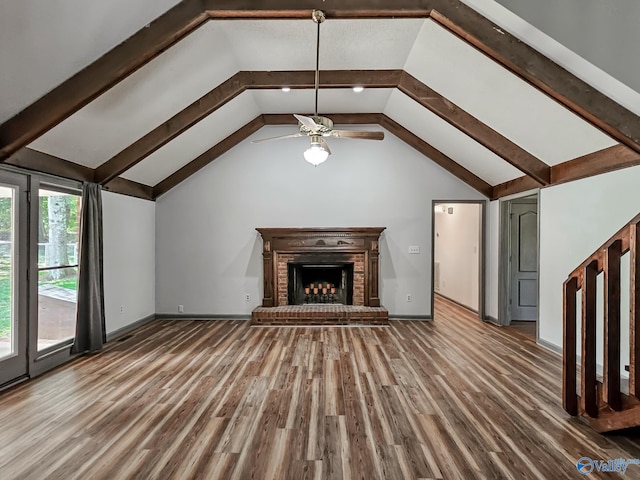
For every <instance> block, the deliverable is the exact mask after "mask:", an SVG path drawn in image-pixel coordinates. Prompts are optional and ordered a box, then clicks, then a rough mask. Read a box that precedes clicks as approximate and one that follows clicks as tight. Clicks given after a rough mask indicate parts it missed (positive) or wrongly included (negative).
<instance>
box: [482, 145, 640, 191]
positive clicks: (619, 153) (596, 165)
mask: <svg viewBox="0 0 640 480" xmlns="http://www.w3.org/2000/svg"><path fill="white" fill-rule="evenodd" d="M636 165H640V154H639V153H637V152H635V151H634V150H631V149H630V148H628V147H626V146H625V145H614V146H613V147H609V148H605V149H602V150H599V151H597V152H593V153H589V154H587V155H583V156H582V157H578V158H574V159H573V160H568V161H566V162H562V163H559V164H557V165H554V166H553V167H551V183H550V184H549V185H548V186H553V185H558V184H561V183H566V182H572V181H574V180H579V179H581V178H587V177H593V176H595V175H600V174H602V173H607V172H612V171H615V170H620V169H622V168H627V167H633V166H636ZM539 187H540V185H538V184H537V183H536V182H535V181H533V179H532V178H530V177H527V176H524V177H519V178H516V179H513V180H510V181H508V182H505V183H501V184H500V185H496V186H495V187H493V192H492V194H491V199H492V200H496V199H498V198H502V197H505V196H507V195H513V194H516V193H522V192H526V191H527V190H531V189H534V188H539Z"/></svg>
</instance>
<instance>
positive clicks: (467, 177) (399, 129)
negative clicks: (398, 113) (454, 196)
mask: <svg viewBox="0 0 640 480" xmlns="http://www.w3.org/2000/svg"><path fill="white" fill-rule="evenodd" d="M380 125H381V126H382V127H383V128H385V129H387V130H388V131H389V132H391V133H393V134H394V135H395V136H396V137H398V138H399V139H400V140H402V141H403V142H405V143H406V144H408V145H410V146H411V147H413V148H415V149H416V150H418V151H419V152H420V153H422V154H423V155H425V156H426V157H428V158H430V159H431V160H432V161H434V162H435V163H437V164H438V165H440V166H441V167H442V168H444V169H445V170H447V171H448V172H449V173H451V174H452V175H454V176H456V177H458V178H459V179H460V180H462V181H463V182H464V183H466V184H467V185H469V186H470V187H472V188H474V189H476V190H477V191H478V192H480V193H482V194H483V195H484V196H486V197H490V196H491V193H492V187H491V185H489V184H488V183H487V182H485V181H484V180H482V179H481V178H480V177H478V176H477V175H475V174H474V173H472V172H470V171H469V170H467V169H466V168H464V167H463V166H462V165H460V164H458V163H457V162H456V161H455V160H452V159H451V158H449V157H447V156H446V155H445V154H444V153H442V152H440V151H439V150H437V149H436V148H434V147H433V146H431V145H429V144H428V143H427V142H425V141H424V140H422V139H421V138H420V137H418V136H416V135H414V134H413V133H411V132H410V131H409V130H407V129H406V128H404V127H403V126H402V125H400V124H399V123H397V122H396V121H394V120H392V119H391V118H389V117H387V116H386V115H383V118H382V121H381V122H380Z"/></svg>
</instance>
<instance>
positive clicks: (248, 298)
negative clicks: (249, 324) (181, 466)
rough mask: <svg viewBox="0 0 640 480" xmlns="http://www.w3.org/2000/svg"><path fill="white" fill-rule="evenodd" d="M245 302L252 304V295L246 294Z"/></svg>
mask: <svg viewBox="0 0 640 480" xmlns="http://www.w3.org/2000/svg"><path fill="white" fill-rule="evenodd" d="M244 301H245V302H250V301H251V294H250V293H245V294H244Z"/></svg>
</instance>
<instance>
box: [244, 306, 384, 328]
mask: <svg viewBox="0 0 640 480" xmlns="http://www.w3.org/2000/svg"><path fill="white" fill-rule="evenodd" d="M251 324H252V325H388V324H389V312H388V311H387V309H386V308H384V307H364V306H361V305H285V306H281V307H258V308H256V309H255V310H254V311H253V312H252V314H251Z"/></svg>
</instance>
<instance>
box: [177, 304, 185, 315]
mask: <svg viewBox="0 0 640 480" xmlns="http://www.w3.org/2000/svg"><path fill="white" fill-rule="evenodd" d="M178 313H184V305H178Z"/></svg>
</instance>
